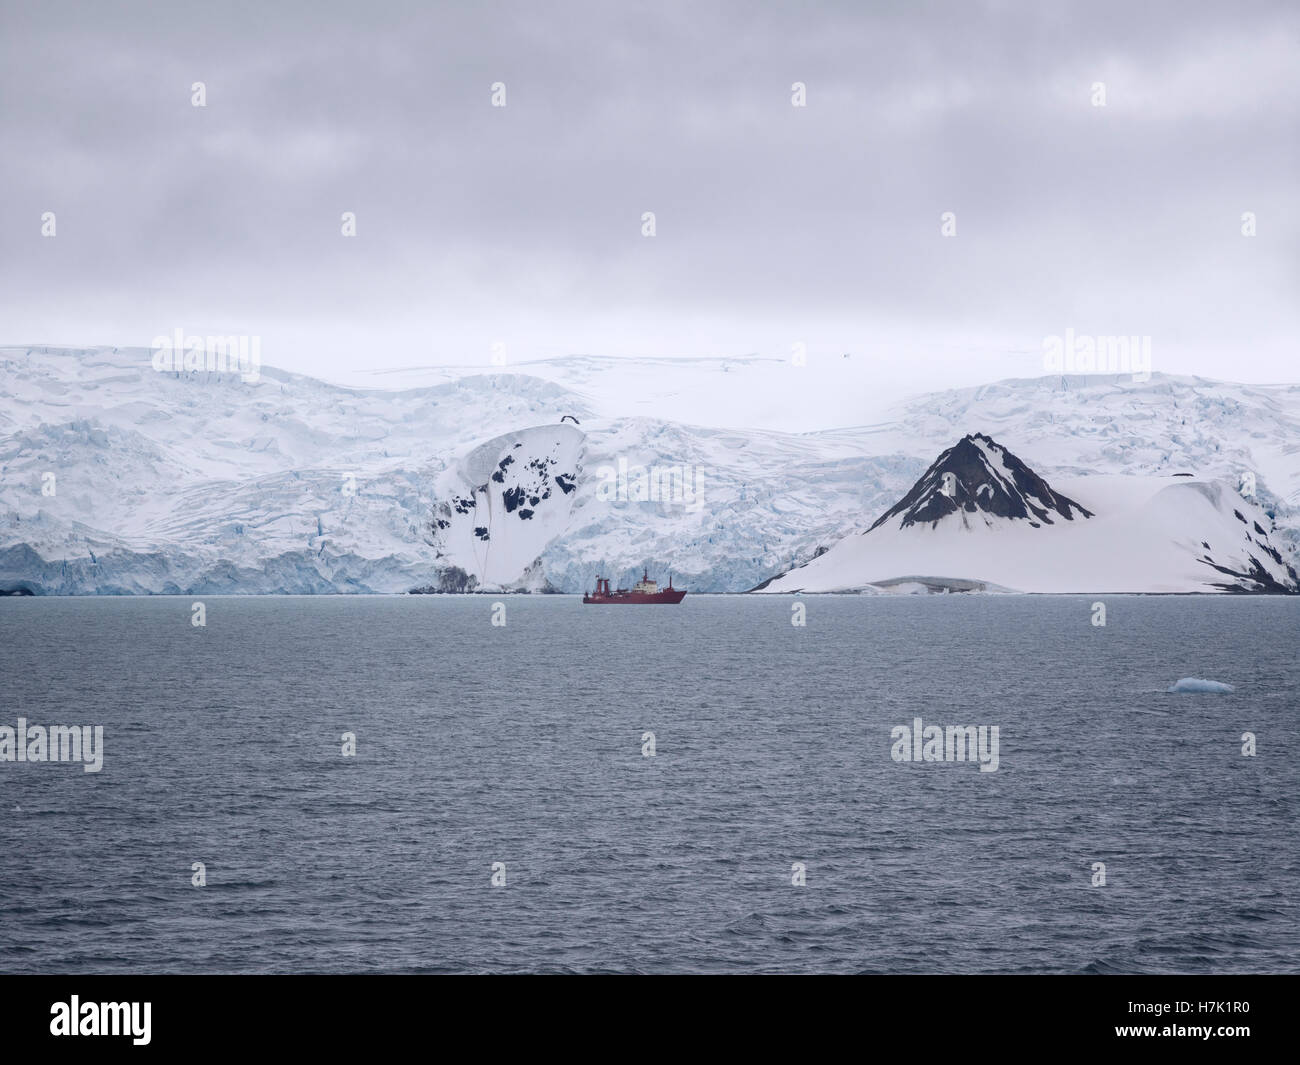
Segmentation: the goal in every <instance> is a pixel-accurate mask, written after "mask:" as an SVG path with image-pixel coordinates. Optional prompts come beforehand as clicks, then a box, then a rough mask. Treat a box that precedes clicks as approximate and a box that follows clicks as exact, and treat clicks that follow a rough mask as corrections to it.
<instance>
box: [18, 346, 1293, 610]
mask: <svg viewBox="0 0 1300 1065" xmlns="http://www.w3.org/2000/svg"><path fill="white" fill-rule="evenodd" d="M150 356H151V353H150V352H149V351H147V350H143V349H112V348H95V349H89V350H70V349H45V348H5V349H0V400H2V402H0V591H13V590H26V591H32V592H35V593H39V594H95V593H101V594H102V593H168V592H170V593H186V594H189V593H203V592H207V593H218V592H244V593H254V592H302V593H311V592H348V591H355V592H366V591H373V592H403V591H408V590H410V589H413V588H422V589H423V588H432V589H439V588H445V589H457V588H465V587H468V586H469V581H470V578H471V577H472V578H473V579H474V580H475V581H476V582H477V587H478V588H480V589H484V590H492V589H498V588H500V589H530V590H546V589H548V588H550V589H555V590H559V591H565V592H578V591H582V590H583V589H584V588H587V587H590V586H591V583H592V581H593V579H594V577H595V575H596V574H597V573H598V572H599V573H601V574H602V575H605V576H609V577H611V578H612V579H613V580H614V581H615V583H628V582H630V581H631V580H632V579H633V578H635V577H639V576H640V573H641V570H642V568H643V567H648V568H649V569H650V571H651V574H652V575H659V576H663V575H666V573H667V571H668V570H670V569H671V571H672V572H673V573H674V575H675V578H676V579H675V583H677V584H678V585H679V586H682V587H686V588H689V589H691V590H693V591H696V592H701V591H732V592H738V591H744V590H746V589H749V588H752V587H754V586H755V585H757V584H759V583H760V582H762V581H764V580H766V579H768V578H770V577H772V576H773V575H774V574H778V573H783V572H785V571H786V570H788V569H790V568H791V567H792V566H796V565H798V564H800V563H802V562H805V561H807V560H809V559H811V558H812V557H813V556H814V554H815V553H816V552H817V551H818V550H822V549H826V548H829V547H830V546H831V545H833V544H835V543H836V542H838V541H840V540H841V539H843V538H844V537H846V536H848V535H850V534H852V533H854V532H857V531H860V530H862V529H865V528H866V525H867V524H868V522H869V521H870V519H871V518H872V517H873V516H874V515H878V514H881V513H883V512H884V511H886V510H887V509H888V508H889V507H890V506H891V505H892V504H893V503H895V502H896V501H898V500H899V499H900V498H901V497H902V496H903V495H904V494H905V493H906V492H907V491H908V489H909V487H910V486H912V485H913V483H914V482H915V481H916V480H917V478H918V477H919V476H920V475H921V474H922V473H923V472H924V471H925V469H926V465H927V463H928V462H929V460H930V459H931V458H932V457H933V456H934V455H935V454H936V453H937V451H939V450H940V449H941V448H944V447H947V446H948V445H949V444H950V443H951V442H952V441H953V440H954V439H957V438H960V437H962V436H964V435H965V434H966V433H967V432H969V431H971V430H972V429H975V428H981V427H983V428H985V429H986V431H989V432H991V433H993V434H994V435H995V436H997V437H998V438H999V439H1008V440H1013V441H1015V448H1016V450H1017V451H1018V452H1019V453H1020V454H1022V455H1025V456H1026V457H1027V458H1028V459H1029V460H1030V461H1031V463H1032V465H1033V468H1034V470H1035V471H1036V472H1037V474H1038V475H1039V476H1041V477H1043V478H1044V479H1045V480H1047V481H1049V482H1050V484H1051V485H1052V486H1053V490H1054V491H1055V492H1057V493H1060V492H1065V493H1066V495H1067V497H1068V499H1069V500H1070V501H1073V500H1078V505H1080V506H1082V507H1085V508H1086V509H1088V510H1090V511H1091V510H1094V509H1095V508H1094V506H1093V502H1092V500H1094V498H1095V497H1097V496H1098V493H1099V491H1100V490H1101V489H1102V488H1103V487H1104V485H1103V483H1102V482H1101V481H1096V480H1095V478H1096V477H1097V476H1099V475H1105V476H1111V475H1116V474H1129V475H1145V476H1151V477H1154V478H1156V479H1157V480H1156V481H1153V482H1152V486H1153V487H1154V486H1155V485H1156V483H1157V482H1158V481H1159V479H1160V478H1164V479H1165V481H1164V482H1163V483H1172V482H1170V481H1168V478H1170V477H1172V476H1173V475H1174V474H1176V473H1183V472H1187V473H1192V474H1194V475H1195V479H1197V480H1200V481H1207V482H1214V481H1226V482H1229V483H1230V484H1232V485H1233V486H1234V487H1236V486H1238V484H1239V479H1240V478H1241V477H1242V476H1243V475H1245V474H1247V473H1249V474H1250V475H1252V476H1253V477H1254V478H1255V480H1256V482H1257V483H1256V496H1255V500H1256V501H1257V502H1258V503H1259V504H1260V507H1261V509H1262V510H1263V512H1264V514H1263V516H1262V517H1261V518H1260V524H1261V526H1262V527H1263V528H1265V529H1268V528H1270V520H1269V519H1270V518H1273V519H1275V520H1276V525H1277V531H1276V532H1272V533H1270V539H1271V540H1272V542H1273V543H1274V544H1275V545H1276V546H1277V548H1278V550H1279V551H1280V552H1281V554H1282V555H1283V556H1284V557H1287V558H1290V557H1291V553H1292V552H1293V551H1294V549H1295V546H1296V545H1297V544H1298V543H1300V387H1296V386H1246V385H1233V384H1222V383H1217V382H1212V381H1204V380H1200V379H1193V378H1169V377H1162V376H1161V375H1159V374H1156V375H1154V376H1153V377H1152V378H1151V380H1150V381H1148V382H1145V383H1140V384H1139V383H1133V382H1130V381H1126V380H1120V379H1115V378H1102V377H1093V378H1077V377H1056V378H1043V379H1035V380H1027V381H1004V382H999V383H998V384H995V385H990V386H986V387H984V388H980V389H964V390H958V391H953V392H941V393H935V394H932V395H930V396H926V397H919V398H917V399H916V400H914V401H910V402H908V403H906V404H902V405H900V406H899V407H898V408H896V409H894V410H885V409H879V408H878V406H877V404H876V401H875V399H874V398H873V391H872V389H871V386H870V375H869V373H864V371H863V369H862V368H860V367H859V368H858V369H856V370H851V369H850V368H849V367H848V366H847V365H846V366H844V367H839V366H835V367H824V368H823V370H821V371H818V372H823V371H824V373H825V374H827V375H830V377H833V378H834V380H830V377H828V378H827V380H830V385H829V386H826V387H830V386H833V389H832V390H833V391H834V393H835V403H834V404H830V405H827V407H826V408H825V409H824V410H821V412H820V416H821V417H822V418H823V419H824V420H823V421H822V422H820V423H818V422H816V421H809V419H812V418H814V417H815V416H816V415H817V414H818V408H817V407H816V406H815V404H813V403H812V402H811V398H812V397H813V396H814V395H815V394H818V393H819V392H821V391H824V388H823V386H824V385H826V382H822V384H821V385H817V387H816V389H813V388H812V386H811V385H810V384H808V383H807V382H809V381H812V380H813V378H810V377H801V376H797V375H801V374H806V373H807V371H808V370H809V367H802V368H800V367H796V366H792V365H790V364H789V363H788V362H783V361H781V360H776V359H762V358H757V357H755V358H738V359H725V360H722V359H712V360H668V359H659V360H619V359H598V358H590V357H582V358H577V357H575V358H570V359H557V360H553V361H551V362H549V363H542V364H535V365H531V366H528V367H517V368H515V372H500V373H493V372H490V370H491V368H490V367H469V368H463V369H461V370H450V369H446V368H444V369H441V370H439V371H438V372H437V374H435V375H433V376H432V377H431V380H430V383H429V384H427V385H426V386H425V387H419V388H404V389H395V390H383V389H358V388H345V387H340V386H336V385H332V384H328V383H325V382H322V381H318V380H314V379H312V378H309V377H304V376H301V375H296V374H288V373H284V372H281V371H279V370H276V369H274V368H270V367H263V368H262V372H261V375H260V377H259V378H258V379H257V380H255V381H245V380H243V379H242V378H241V377H240V375H238V374H219V373H207V372H201V371H199V372H183V371H182V372H177V371H169V372H164V373H159V372H157V371H155V370H154V369H153V367H152V365H151V358H150ZM814 369H815V368H814ZM525 370H526V371H528V372H522V371H525ZM760 396H761V397H763V398H761V399H759V398H753V397H760ZM786 396H789V397H794V398H791V400H790V402H791V403H792V404H794V406H792V407H791V408H790V412H789V413H790V417H791V418H795V415H796V414H797V419H796V420H797V421H798V423H799V424H808V425H810V426H812V429H811V430H810V431H801V432H789V431H777V430H775V429H770V428H761V427H760V428H749V429H745V428H737V427H736V425H737V424H738V419H739V417H740V414H739V413H738V411H742V410H744V409H747V406H748V405H749V404H750V400H751V398H753V405H752V409H753V410H755V411H770V410H771V409H772V408H773V407H774V405H779V404H780V403H781V402H782V400H783V398H784V397H786ZM723 401H725V407H726V410H727V412H728V413H727V414H726V421H728V422H730V423H732V424H730V425H728V426H725V427H714V426H708V425H702V424H698V419H703V418H705V417H707V416H708V415H709V412H710V410H711V409H713V407H714V406H716V405H717V404H718V403H722V402H723ZM851 410H861V411H862V414H861V417H860V420H859V421H858V424H856V425H854V424H850V425H848V426H847V427H846V426H845V424H844V423H843V421H842V419H843V418H845V417H846V416H847V415H846V413H845V412H846V411H851ZM575 423H576V424H575ZM778 423H780V419H776V420H772V419H768V420H767V424H778ZM516 445H520V446H516ZM508 456H509V457H511V461H510V462H508V463H506V464H505V465H504V466H502V465H501V463H502V462H503V461H504V460H505V459H506V458H507V457H508ZM497 473H500V474H501V478H500V480H498V479H496V474H497ZM1063 478H1074V479H1075V481H1074V482H1067V481H1066V480H1063ZM1075 482H1082V483H1083V487H1080V488H1075V487H1073V484H1074V483H1075ZM1094 482H1095V483H1094ZM647 485H648V486H650V489H653V488H655V487H656V486H659V487H663V488H665V490H664V491H652V490H645V491H643V486H647ZM480 489H483V491H479V490H480ZM680 489H685V490H684V491H681V490H680ZM548 493H549V494H548ZM534 498H536V499H537V502H536V503H533V502H532V500H533V499H534ZM1036 505H1039V504H1036ZM525 512H530V513H528V514H527V516H525ZM1098 513H1100V512H1098ZM1242 513H1243V514H1246V513H1247V511H1246V510H1244V509H1243V510H1242ZM1234 521H1235V519H1234ZM440 522H445V523H446V524H439V523H440ZM477 530H484V531H485V533H486V538H484V535H483V534H481V533H479V532H478V531H477ZM1210 542H1211V543H1212V544H1214V543H1215V541H1214V540H1213V539H1211V541H1210ZM1215 546H1216V549H1217V548H1218V544H1215Z"/></svg>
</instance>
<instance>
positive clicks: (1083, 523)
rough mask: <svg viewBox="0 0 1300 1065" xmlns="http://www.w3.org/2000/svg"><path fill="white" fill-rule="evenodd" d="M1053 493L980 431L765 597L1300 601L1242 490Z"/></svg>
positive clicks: (1117, 486)
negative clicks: (1118, 595)
mask: <svg viewBox="0 0 1300 1065" xmlns="http://www.w3.org/2000/svg"><path fill="white" fill-rule="evenodd" d="M1066 483H1068V486H1069V487H1068V491H1069V492H1070V493H1071V494H1072V495H1077V496H1078V497H1079V498H1081V499H1086V500H1087V502H1086V503H1082V504H1081V503H1076V502H1075V501H1074V499H1072V498H1070V497H1068V496H1066V495H1064V494H1062V493H1061V492H1058V491H1056V490H1054V489H1053V488H1052V487H1051V486H1049V485H1048V484H1047V482H1046V481H1044V480H1043V479H1042V478H1041V477H1039V476H1038V475H1037V474H1035V473H1034V472H1033V471H1032V470H1030V469H1029V468H1028V467H1027V466H1026V465H1025V464H1024V463H1023V462H1021V461H1020V459H1018V458H1017V457H1016V456H1015V455H1013V454H1012V453H1011V452H1010V451H1008V450H1007V449H1006V448H1005V447H1003V446H1002V445H1000V444H998V443H997V442H996V441H994V440H992V439H991V438H990V437H987V436H984V435H982V434H975V435H971V436H966V437H964V438H963V439H962V440H960V441H958V443H957V444H956V445H954V446H953V447H951V448H949V449H948V450H947V451H945V452H944V453H943V454H942V455H940V456H939V458H938V459H937V460H936V461H935V462H934V464H933V465H932V466H931V467H930V468H929V469H928V470H927V471H926V472H925V474H924V475H923V476H922V477H921V479H920V480H919V481H917V483H916V484H915V485H914V486H913V488H912V490H911V491H910V492H908V493H907V495H906V496H904V497H903V499H902V500H901V501H900V502H899V503H898V504H896V505H895V506H894V507H891V508H890V509H889V510H888V511H886V512H885V514H883V515H882V516H881V517H880V518H879V519H877V520H876V521H875V522H874V523H873V524H872V525H871V527H870V528H869V529H867V530H866V531H865V532H862V533H857V534H854V535H852V536H849V537H848V538H846V539H845V540H843V541H842V542H840V543H839V544H836V545H835V546H834V547H832V548H831V549H830V550H829V551H827V552H825V553H824V554H822V555H820V556H818V557H817V558H814V559H813V560H811V561H810V562H808V563H806V564H805V565H802V566H799V567H797V568H795V569H793V570H792V571H790V572H789V573H787V574H784V575H783V576H781V577H778V578H777V579H775V580H773V581H771V582H770V583H767V584H766V585H765V586H764V587H763V588H762V589H760V590H761V591H764V592H849V591H893V590H898V589H902V590H906V591H917V590H921V589H924V590H927V591H938V590H944V591H969V590H1002V591H1022V592H1090V593H1092V592H1095V593H1103V592H1153V593H1159V592H1267V593H1274V594H1281V593H1300V577H1298V576H1297V574H1296V571H1295V569H1294V568H1292V567H1291V566H1290V565H1288V564H1287V563H1286V562H1285V561H1284V560H1283V558H1282V556H1281V554H1280V553H1279V552H1278V550H1277V549H1276V548H1275V547H1274V546H1273V545H1272V544H1271V543H1270V541H1269V534H1268V532H1267V531H1266V529H1265V527H1264V526H1265V524H1266V523H1268V517H1267V515H1265V514H1264V512H1263V511H1262V510H1261V509H1260V508H1259V507H1258V506H1256V505H1255V504H1253V503H1251V502H1249V501H1248V500H1245V499H1242V498H1241V496H1240V495H1238V494H1237V493H1236V492H1235V491H1234V490H1233V489H1232V486H1231V485H1225V484H1223V483H1221V482H1211V481H1199V480H1195V479H1187V478H1182V477H1149V476H1148V477H1122V476H1111V477H1105V476H1092V477H1085V478H1077V479H1076V478H1072V479H1070V480H1069V481H1068V482H1066Z"/></svg>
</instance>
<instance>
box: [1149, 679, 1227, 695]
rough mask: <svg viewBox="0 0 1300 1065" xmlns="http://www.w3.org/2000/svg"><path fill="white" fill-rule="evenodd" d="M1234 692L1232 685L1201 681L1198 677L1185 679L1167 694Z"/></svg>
mask: <svg viewBox="0 0 1300 1065" xmlns="http://www.w3.org/2000/svg"><path fill="white" fill-rule="evenodd" d="M1232 690H1233V687H1232V685H1231V684H1220V683H1219V682H1218V681H1217V680H1201V679H1199V678H1198V677H1184V678H1183V679H1182V680H1180V681H1178V682H1177V683H1176V684H1171V685H1170V686H1169V687H1168V688H1166V689H1165V691H1167V692H1230V691H1232Z"/></svg>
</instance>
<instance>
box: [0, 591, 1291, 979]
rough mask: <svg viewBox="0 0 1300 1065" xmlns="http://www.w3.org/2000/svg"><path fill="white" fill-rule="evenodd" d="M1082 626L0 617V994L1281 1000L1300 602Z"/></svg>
mask: <svg viewBox="0 0 1300 1065" xmlns="http://www.w3.org/2000/svg"><path fill="white" fill-rule="evenodd" d="M1095 598H1097V597H1087V598H1084V597H960V596H948V597H930V598H849V597H813V598H810V599H807V600H805V602H806V604H807V611H808V614H807V622H808V623H807V627H806V628H805V629H798V628H795V627H793V626H791V624H790V617H791V602H792V601H791V600H790V599H788V598H784V597H780V598H762V597H751V598H738V597H707V596H688V597H687V599H686V601H685V602H684V603H683V604H682V605H681V606H680V607H643V608H633V607H624V608H618V607H608V608H604V609H596V608H592V607H584V606H582V605H581V603H580V602H579V601H578V600H577V599H575V598H571V597H567V596H566V597H545V598H543V597H512V598H506V599H504V600H501V601H502V602H504V603H505V604H506V620H507V624H506V625H505V627H493V626H492V625H491V623H490V622H491V614H492V603H493V602H494V601H495V600H493V599H492V598H490V597H486V596H475V597H463V598H462V597H440V596H425V597H410V598H370V597H364V598H362V597H356V598H353V597H336V598H220V597H208V598H206V599H204V602H205V604H206V608H207V626H206V628H195V627H193V626H192V625H191V624H190V617H191V614H190V600H189V599H180V598H148V599H4V600H0V673H2V674H3V690H2V691H0V725H9V726H11V727H12V726H16V724H17V718H18V717H19V716H23V717H26V718H27V719H28V721H29V722H30V723H32V724H45V725H50V724H100V725H103V726H104V768H103V770H102V772H100V773H97V774H95V773H85V772H83V771H82V769H81V768H80V767H79V766H76V765H67V764H62V765H60V764H30V763H24V764H18V763H13V762H0V972H104V973H115V972H299V971H312V972H340V971H349V972H350V971H393V972H443V971H518V970H525V971H533V970H544V971H554V970H560V971H593V970H594V971H607V970H616V971H647V972H663V971H706V972H714V971H765V972H804V971H845V972H851V971H884V972H950V971H954V972H973V971H979V972H985V971H996V972H1099V973H1112V972H1238V971H1262V972H1279V971H1286V972H1296V971H1300V903H1298V902H1297V892H1298V891H1300V847H1297V842H1298V840H1297V831H1298V830H1297V825H1298V824H1300V818H1298V816H1297V815H1300V789H1298V788H1297V784H1298V783H1300V771H1298V770H1297V760H1298V759H1300V707H1298V704H1297V691H1300V662H1298V661H1297V636H1300V599H1290V600H1287V599H1260V598H1251V599H1236V598H1231V599H1230V598H1215V599H1209V598H1199V597H1177V598H1150V597H1121V596H1109V597H1105V602H1106V604H1107V608H1108V618H1107V621H1108V624H1107V626H1106V627H1105V628H1094V627H1093V626H1092V625H1091V623H1090V618H1091V611H1090V605H1091V602H1092V600H1093V599H1095ZM1184 676H1197V677H1206V678H1209V679H1213V680H1219V681H1226V682H1228V683H1231V684H1234V685H1235V686H1236V691H1235V693H1233V694H1228V695H1208V694H1202V695H1169V694H1166V693H1165V691H1164V689H1165V688H1166V687H1167V686H1168V685H1169V684H1171V683H1172V682H1173V681H1175V680H1177V679H1178V678H1180V677H1184ZM916 716H920V717H921V718H922V719H923V720H924V721H925V722H926V723H935V724H941V725H949V724H974V725H981V724H983V725H998V726H999V730H1000V751H999V754H1000V767H999V769H998V771H997V772H993V773H981V772H979V771H978V768H977V766H976V765H973V764H970V763H966V764H961V763H957V764H932V763H922V764H898V763H895V762H894V761H893V760H892V759H891V757H890V747H891V742H890V730H891V728H892V727H893V726H895V725H900V724H909V725H910V724H911V722H912V719H913V718H914V717H916ZM647 730H649V731H653V732H654V734H655V739H656V745H657V754H656V756H655V757H653V758H647V757H643V755H642V753H641V751H642V733H643V732H645V731H647ZM348 731H351V732H354V733H356V736H357V743H358V749H357V755H356V757H354V758H344V757H343V756H342V755H341V753H340V747H341V739H340V737H341V735H342V733H344V732H348ZM1246 731H1250V732H1254V733H1255V734H1256V735H1257V737H1258V740H1257V742H1258V754H1257V755H1256V757H1253V758H1249V757H1244V756H1243V755H1242V753H1241V736H1242V733H1243V732H1246ZM200 861H201V862H204V863H205V864H206V870H207V886H206V887H201V888H200V887H194V886H192V885H191V876H192V873H191V865H192V863H194V862H200ZM1099 861H1100V862H1104V863H1105V865H1106V875H1107V883H1106V886H1104V887H1093V886H1091V879H1092V875H1093V874H1092V863H1094V862H1099ZM494 862H504V863H505V869H506V873H505V875H506V885H505V886H504V887H493V886H492V885H491V883H490V878H491V876H492V865H493V863H494ZM795 862H802V863H805V864H806V868H807V874H806V875H807V884H806V886H804V887H795V886H793V885H792V884H791V876H792V873H791V867H792V863H795Z"/></svg>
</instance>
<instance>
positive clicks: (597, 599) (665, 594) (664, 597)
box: [582, 588, 686, 604]
mask: <svg viewBox="0 0 1300 1065" xmlns="http://www.w3.org/2000/svg"><path fill="white" fill-rule="evenodd" d="M685 598H686V593H685V592H684V591H682V590H681V589H680V588H665V589H664V590H663V591H662V592H655V593H654V594H653V595H651V594H648V593H646V592H624V591H616V592H611V593H610V594H609V595H603V594H597V595H592V594H591V593H590V592H589V593H587V594H586V595H584V596H583V597H582V601H583V602H584V603H634V604H649V603H680V602H681V601H682V600H683V599H685Z"/></svg>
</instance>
